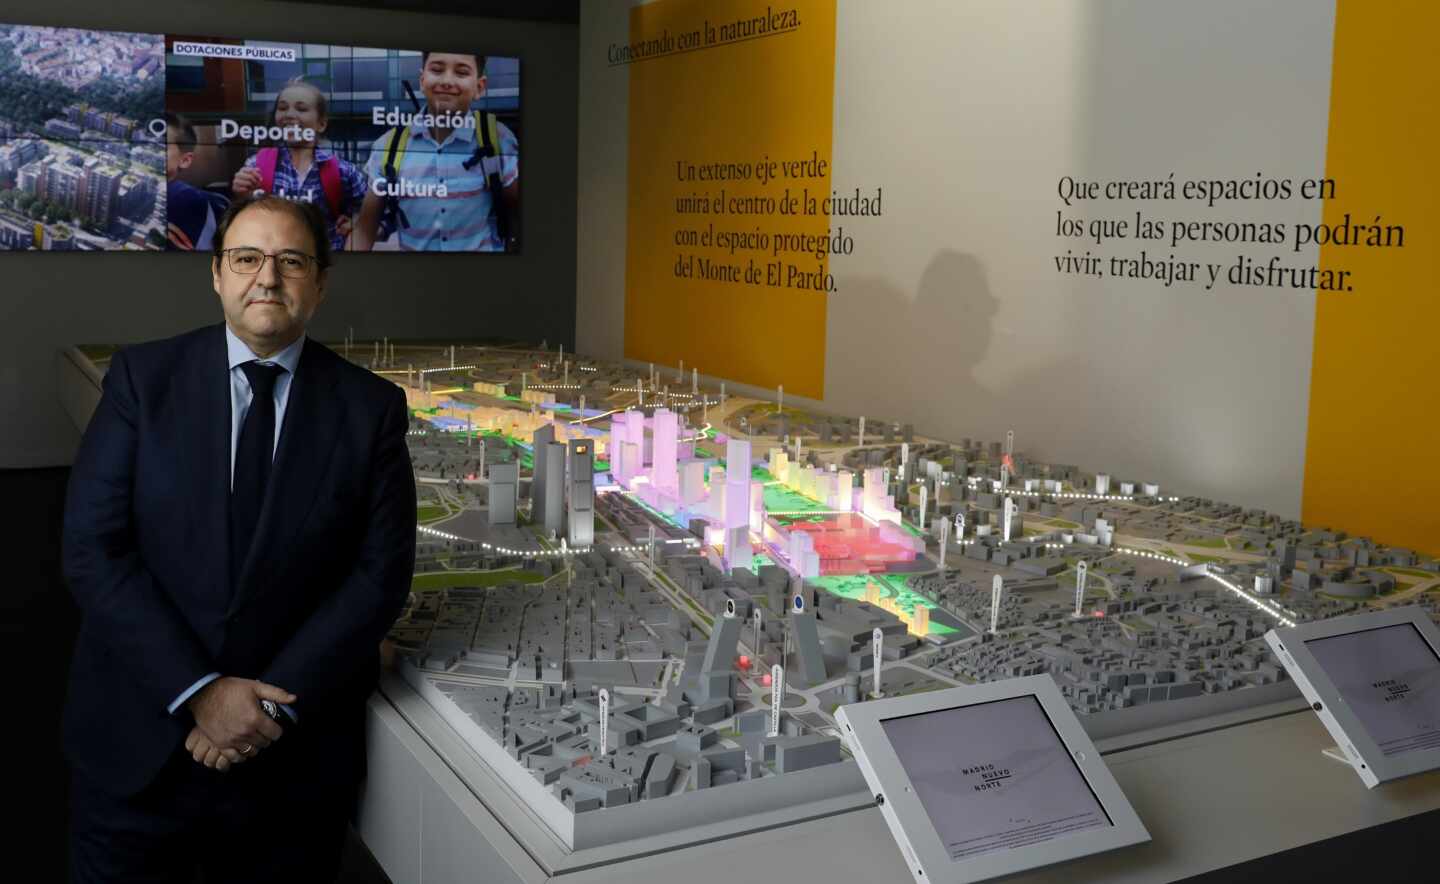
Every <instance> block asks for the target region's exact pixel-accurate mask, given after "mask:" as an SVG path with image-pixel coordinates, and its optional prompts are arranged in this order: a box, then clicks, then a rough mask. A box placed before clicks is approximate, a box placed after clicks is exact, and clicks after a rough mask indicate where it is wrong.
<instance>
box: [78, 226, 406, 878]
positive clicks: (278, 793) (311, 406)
mask: <svg viewBox="0 0 1440 884" xmlns="http://www.w3.org/2000/svg"><path fill="white" fill-rule="evenodd" d="M329 264H330V253H329V243H328V241H327V238H326V237H325V235H324V221H323V219H322V218H321V217H320V215H319V214H318V212H317V210H316V209H315V207H314V206H311V205H309V204H306V203H296V202H290V201H288V200H284V199H280V198H277V197H260V198H258V199H255V200H251V201H248V202H242V203H237V204H235V205H233V206H232V207H231V208H230V210H229V211H228V212H227V213H226V215H225V217H224V218H223V219H222V221H221V223H220V225H219V228H218V230H217V232H216V236H215V246H214V255H213V258H212V264H211V271H212V274H213V277H214V287H215V291H216V293H217V294H218V295H219V296H220V304H221V307H222V308H223V312H224V314H225V322H224V323H223V324H221V325H216V326H211V327H208V328H202V329H199V330H197V331H194V332H190V333H188V334H184V335H180V336H179V337H175V338H169V339H167V340H163V341H155V342H152V343H147V344H140V345H137V346H133V347H127V348H125V349H124V350H121V351H120V352H119V353H117V354H116V355H115V356H114V358H112V360H111V362H110V368H109V371H108V373H107V374H106V376H105V382H104V394H103V396H102V398H101V400H100V404H99V407H98V408H97V409H96V411H95V415H94V417H93V418H92V419H91V421H90V425H89V428H88V429H87V430H86V433H85V438H84V441H83V442H82V444H81V447H80V453H79V455H78V457H77V459H76V462H75V466H74V469H73V471H72V473H71V477H70V487H69V492H68V499H67V501H66V511H65V536H64V558H65V574H66V577H67V579H68V581H69V584H70V587H71V591H72V592H73V593H74V595H75V598H76V599H77V601H78V602H79V605H80V609H81V612H82V625H81V629H80V636H79V639H78V642H77V644H76V648H75V657H74V662H73V664H72V667H71V680H70V690H69V696H68V699H67V704H66V712H65V748H66V754H67V756H68V757H69V759H70V762H71V765H72V769H73V774H74V776H73V781H74V785H73V794H72V802H71V813H72V825H71V858H70V861H71V876H72V880H76V881H86V882H89V881H131V880H144V881H172V880H173V881H190V880H193V878H194V875H195V872H196V871H197V870H202V871H203V873H204V876H205V880H206V881H207V882H208V881H231V880H234V881H241V880H246V881H254V880H262V879H269V880H303V881H323V880H329V879H333V877H334V876H335V873H336V870H337V869H338V863H339V856H340V852H341V849H342V845H343V841H344V836H345V829H346V823H347V820H348V819H349V816H350V814H351V812H352V809H353V805H354V801H355V798H356V793H357V787H358V784H359V781H360V779H361V777H362V776H363V773H364V763H365V754H364V752H365V737H364V715H365V703H366V698H367V696H368V695H369V694H370V692H371V690H372V689H373V687H374V685H375V682H376V679H377V677H378V671H379V650H378V649H379V645H380V641H381V639H382V638H383V637H384V636H385V633H386V632H387V630H388V629H389V627H390V625H391V623H392V622H393V621H394V619H395V617H396V615H397V613H398V612H399V610H400V608H401V606H402V604H403V602H404V599H405V597H406V594H407V593H408V591H409V586H410V579H411V573H412V571H413V569H414V559H415V484H414V476H413V474H412V472H411V468H410V460H409V456H408V454H407V451H406V447H405V434H406V430H407V429H408V425H409V418H408V409H407V407H406V402H405V396H404V394H403V392H402V391H401V390H400V389H399V388H398V387H396V386H395V385H394V384H391V383H389V382H388V381H385V380H383V379H381V378H379V377H377V376H376V375H374V374H371V373H370V372H368V371H365V370H363V369H360V368H358V367H355V366H352V365H351V364H350V363H348V362H346V361H344V360H342V359H341V358H340V357H338V356H337V355H335V353H333V352H332V351H330V350H329V349H327V348H325V347H323V346H321V345H320V344H318V343H316V342H315V341H313V340H310V339H308V338H307V337H306V335H305V326H306V323H307V322H308V321H309V319H310V317H311V316H312V315H313V314H314V312H315V309H316V308H317V307H318V306H319V305H320V303H321V302H322V301H323V300H324V298H325V287H326V280H327V270H328V267H329Z"/></svg>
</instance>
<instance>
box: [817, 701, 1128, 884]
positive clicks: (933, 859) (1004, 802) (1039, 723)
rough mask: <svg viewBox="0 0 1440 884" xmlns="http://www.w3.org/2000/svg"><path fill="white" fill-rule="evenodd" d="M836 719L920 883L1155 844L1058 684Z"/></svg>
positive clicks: (975, 877) (869, 709)
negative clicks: (1143, 843)
mask: <svg viewBox="0 0 1440 884" xmlns="http://www.w3.org/2000/svg"><path fill="white" fill-rule="evenodd" d="M836 718H837V719H838V720H839V721H840V724H841V727H842V728H843V729H844V733H845V737H846V739H847V741H848V742H849V745H850V748H851V751H853V752H854V754H855V758H856V761H857V762H858V763H859V765H860V770H861V772H862V773H863V774H864V775H865V780H866V782H867V783H869V785H870V788H871V789H872V790H873V791H874V792H875V796H876V801H877V803H878V804H879V805H880V810H881V812H882V813H883V815H884V817H885V821H886V823H888V824H889V826H890V831H891V832H892V833H893V834H894V836H895V840H896V842H897V843H898V844H899V845H900V852H901V854H902V855H903V856H904V857H905V862H906V864H907V865H908V866H909V867H910V872H911V874H912V875H913V876H914V878H915V880H916V881H918V882H927V881H933V882H939V884H945V882H962V881H983V880H985V879H987V878H994V877H997V876H1000V875H1009V874H1013V873H1016V872H1021V871H1024V870H1026V869H1033V868H1036V867H1038V866H1045V865H1050V864H1051V863H1057V862H1064V861H1065V860H1069V859H1076V858H1078V857H1082V856H1087V855H1089V854H1092V853H1099V852H1101V851H1104V850H1111V849H1114V848H1116V847H1124V846H1127V845H1131V844H1139V843H1142V842H1145V841H1149V840H1150V836H1149V834H1148V833H1147V832H1146V831H1145V827H1144V826H1143V825H1141V823H1140V820H1139V818H1138V817H1137V816H1136V815H1135V811H1134V810H1133V809H1131V807H1130V803H1129V802H1128V801H1126V800H1125V796H1124V795H1123V794H1122V793H1121V792H1120V788H1119V787H1118V786H1117V785H1116V784H1115V780H1114V778H1113V777H1112V776H1111V775H1110V771H1109V770H1108V769H1107V768H1106V767H1105V764H1104V762H1103V761H1102V760H1101V759H1100V756H1099V754H1098V753H1097V752H1096V751H1095V747H1094V745H1092V744H1091V742H1090V738H1089V737H1088V736H1087V735H1086V734H1085V731H1084V730H1083V729H1082V728H1081V727H1080V722H1079V721H1077V720H1076V718H1075V714H1074V713H1073V712H1072V711H1071V710H1070V707H1069V706H1068V705H1067V704H1066V703H1065V700H1064V698H1063V697H1061V696H1060V691H1059V690H1058V689H1057V688H1056V687H1055V683H1054V682H1053V681H1051V679H1050V677H1049V676H1045V675H1038V676H1031V677H1028V678H1017V679H1011V680H1009V681H1002V682H993V683H990V684H984V685H973V686H965V687H957V688H951V689H949V690H944V691H933V692H928V693H923V694H917V695H914V696H909V697H896V698H893V699H887V700H876V701H872V702H868V703H853V704H850V705H847V706H842V707H841V708H840V710H839V712H838V713H837V714H836Z"/></svg>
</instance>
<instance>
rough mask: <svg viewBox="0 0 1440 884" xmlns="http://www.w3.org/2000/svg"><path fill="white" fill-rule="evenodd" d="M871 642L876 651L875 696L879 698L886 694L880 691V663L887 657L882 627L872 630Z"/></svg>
mask: <svg viewBox="0 0 1440 884" xmlns="http://www.w3.org/2000/svg"><path fill="white" fill-rule="evenodd" d="M870 643H871V645H872V646H873V647H872V650H873V651H874V652H875V698H876V699H877V700H878V699H879V698H881V697H883V696H885V695H884V694H882V693H880V663H881V661H882V660H883V659H884V657H885V633H883V632H881V631H880V627H878V626H877V627H875V629H874V630H872V631H871V633H870Z"/></svg>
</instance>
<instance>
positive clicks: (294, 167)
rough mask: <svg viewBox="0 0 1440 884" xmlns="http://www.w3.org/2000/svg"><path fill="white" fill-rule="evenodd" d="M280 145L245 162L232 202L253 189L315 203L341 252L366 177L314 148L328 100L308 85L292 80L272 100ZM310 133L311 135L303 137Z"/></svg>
mask: <svg viewBox="0 0 1440 884" xmlns="http://www.w3.org/2000/svg"><path fill="white" fill-rule="evenodd" d="M272 119H273V122H274V124H275V126H277V127H279V128H281V129H282V130H283V131H284V132H285V133H286V137H285V141H284V143H282V144H278V145H275V146H272V147H263V148H261V149H260V150H258V151H256V152H255V153H254V154H252V155H250V156H249V157H248V158H246V160H245V165H244V166H242V167H241V168H240V170H239V171H237V172H236V173H235V177H234V179H233V180H232V181H231V183H230V188H231V191H232V193H233V194H234V196H235V198H236V199H245V198H246V197H248V196H250V195H251V194H252V193H254V192H255V191H257V190H263V191H265V192H266V193H273V194H275V195H276V196H283V197H286V198H288V199H293V200H300V201H301V202H307V203H314V204H315V205H316V206H317V207H318V208H319V209H320V214H321V215H323V216H324V217H325V232H326V234H327V235H328V236H329V238H330V248H331V249H334V250H336V251H338V250H340V249H343V248H345V246H346V241H347V240H348V239H349V236H350V231H351V228H352V227H353V219H354V216H355V214H356V213H357V212H358V211H359V210H360V207H361V204H362V203H363V201H364V199H365V185H366V179H365V173H364V172H363V171H362V170H361V169H359V168H358V167H356V166H355V165H354V164H353V163H350V162H348V161H347V160H344V159H341V158H340V157H339V156H337V155H336V154H335V153H334V152H332V151H330V150H326V149H324V148H321V147H319V146H318V145H317V142H318V141H319V138H320V136H321V135H323V134H324V133H325V130H326V128H327V127H328V125H329V123H330V117H329V108H328V100H327V99H326V97H325V93H324V92H322V91H321V90H320V88H319V87H318V86H316V85H314V84H313V83H309V82H307V81H305V80H304V79H302V78H300V77H295V78H293V79H291V80H290V81H289V82H287V83H286V84H285V88H283V89H281V90H280V93H279V94H278V95H276V96H275V107H274V113H273V115H272ZM310 135H313V137H308V138H307V136H310Z"/></svg>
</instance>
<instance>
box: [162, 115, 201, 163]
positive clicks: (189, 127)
mask: <svg viewBox="0 0 1440 884" xmlns="http://www.w3.org/2000/svg"><path fill="white" fill-rule="evenodd" d="M165 136H166V138H168V139H169V141H170V143H171V144H173V145H175V146H176V147H178V148H180V149H181V150H183V151H185V152H186V153H192V152H194V150H195V145H196V143H197V139H196V138H195V126H194V125H193V124H192V123H191V122H190V121H189V120H187V119H185V118H184V117H182V116H180V115H179V114H172V113H166V114H165Z"/></svg>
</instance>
